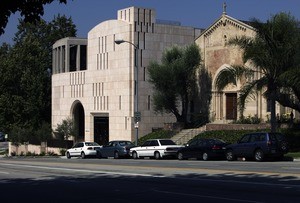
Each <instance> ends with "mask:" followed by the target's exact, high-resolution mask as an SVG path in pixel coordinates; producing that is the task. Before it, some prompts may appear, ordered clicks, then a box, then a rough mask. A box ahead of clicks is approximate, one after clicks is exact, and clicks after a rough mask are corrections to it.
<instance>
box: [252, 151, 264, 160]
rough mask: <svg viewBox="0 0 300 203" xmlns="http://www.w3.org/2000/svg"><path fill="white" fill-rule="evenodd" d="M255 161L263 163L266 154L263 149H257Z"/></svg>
mask: <svg viewBox="0 0 300 203" xmlns="http://www.w3.org/2000/svg"><path fill="white" fill-rule="evenodd" d="M254 159H255V161H262V160H263V159H264V152H263V151H262V150H261V149H257V150H256V151H255V152H254Z"/></svg>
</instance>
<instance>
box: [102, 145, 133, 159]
mask: <svg viewBox="0 0 300 203" xmlns="http://www.w3.org/2000/svg"><path fill="white" fill-rule="evenodd" d="M132 147H135V145H134V144H133V143H132V142H130V141H127V140H114V141H111V142H109V143H108V144H107V145H103V146H102V148H100V149H99V157H114V158H115V159H118V158H120V157H129V151H130V148H132Z"/></svg>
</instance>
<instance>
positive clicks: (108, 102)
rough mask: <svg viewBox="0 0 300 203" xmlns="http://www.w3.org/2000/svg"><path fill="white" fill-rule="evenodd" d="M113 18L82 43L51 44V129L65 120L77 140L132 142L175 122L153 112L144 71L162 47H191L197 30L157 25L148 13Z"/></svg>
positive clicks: (135, 10) (75, 40) (139, 10)
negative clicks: (74, 130) (72, 126)
mask: <svg viewBox="0 0 300 203" xmlns="http://www.w3.org/2000/svg"><path fill="white" fill-rule="evenodd" d="M117 16H118V17H117V19H115V20H108V21H105V22H102V23H100V24H98V25H97V26H95V27H94V28H93V29H92V30H90V32H89V33H88V39H87V40H86V39H78V38H64V39H61V40H59V41H57V42H56V43H55V44H54V45H53V75H52V128H53V129H54V130H55V128H56V127H57V124H59V123H61V122H62V120H63V119H66V118H68V117H70V118H73V119H74V121H75V124H76V126H77V127H78V132H79V139H81V140H86V141H96V142H98V143H99V144H104V143H106V142H107V141H108V140H116V139H126V140H132V141H134V140H135V139H136V137H137V136H143V135H145V134H147V133H150V132H151V131H152V129H153V128H160V127H163V125H164V124H165V123H170V122H174V121H175V117H174V116H172V115H160V114H155V112H154V111H153V109H152V104H151V100H152V98H151V96H152V89H151V86H150V85H149V83H148V82H147V80H148V78H147V67H148V65H149V62H150V61H152V60H157V61H160V59H161V56H162V53H163V51H164V50H165V49H166V48H168V47H171V46H173V45H179V46H185V45H188V44H191V43H194V40H195V38H196V37H197V36H199V35H200V32H201V30H200V29H195V28H192V27H184V26H181V25H180V23H178V22H173V21H159V20H157V19H156V13H155V10H153V9H145V8H136V7H130V8H126V9H123V10H119V11H118V14H117ZM120 40H123V41H120ZM116 42H118V43H120V44H117V43H116ZM86 50H87V52H86ZM135 118H136V119H137V120H139V122H138V123H136V122H135Z"/></svg>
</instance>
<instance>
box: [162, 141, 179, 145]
mask: <svg viewBox="0 0 300 203" xmlns="http://www.w3.org/2000/svg"><path fill="white" fill-rule="evenodd" d="M159 142H160V144H161V145H176V144H175V142H173V141H172V140H159Z"/></svg>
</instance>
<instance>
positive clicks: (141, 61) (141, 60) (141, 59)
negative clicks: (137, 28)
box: [140, 50, 143, 66]
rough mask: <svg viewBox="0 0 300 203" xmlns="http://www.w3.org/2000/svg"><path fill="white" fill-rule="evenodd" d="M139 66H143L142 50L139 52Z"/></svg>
mask: <svg viewBox="0 0 300 203" xmlns="http://www.w3.org/2000/svg"><path fill="white" fill-rule="evenodd" d="M140 66H143V50H141V53H140Z"/></svg>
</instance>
